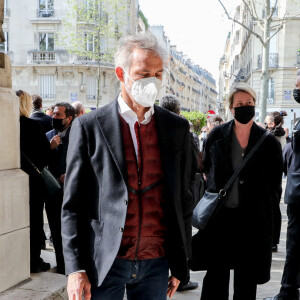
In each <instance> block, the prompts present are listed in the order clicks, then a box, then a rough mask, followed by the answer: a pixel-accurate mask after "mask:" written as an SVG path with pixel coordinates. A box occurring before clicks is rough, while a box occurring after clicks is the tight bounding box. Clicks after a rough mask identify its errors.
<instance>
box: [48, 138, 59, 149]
mask: <svg viewBox="0 0 300 300" xmlns="http://www.w3.org/2000/svg"><path fill="white" fill-rule="evenodd" d="M60 144H61V138H60V137H59V136H58V135H55V136H54V137H53V138H52V139H51V140H50V148H51V150H53V149H56V148H57V147H58V146H59V145H60Z"/></svg>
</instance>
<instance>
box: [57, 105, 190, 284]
mask: <svg viewBox="0 0 300 300" xmlns="http://www.w3.org/2000/svg"><path fill="white" fill-rule="evenodd" d="M154 117H155V120H156V126H157V132H158V138H159V144H160V151H161V159H162V168H163V172H164V187H165V190H164V194H165V198H166V206H165V207H166V208H165V214H166V224H167V228H168V232H167V237H166V251H167V256H168V261H169V266H170V269H171V272H172V275H174V276H175V277H176V278H178V279H180V280H183V279H185V278H186V276H187V269H188V267H187V259H188V258H189V257H190V256H191V223H190V222H191V215H192V211H193V198H192V195H191V192H190V172H191V171H190V160H191V149H190V147H191V142H190V134H189V124H188V122H187V121H186V120H185V119H183V118H181V117H178V116H176V115H175V114H172V113H170V112H168V111H167V110H165V109H162V108H160V107H158V106H155V114H154ZM127 200H128V191H127V167H126V159H125V154H124V150H123V141H122V133H121V128H120V118H119V113H118V103H117V101H114V102H112V103H110V104H108V105H107V106H105V107H103V108H101V109H97V110H95V111H93V112H91V113H88V114H86V115H83V116H81V117H80V118H77V119H75V121H74V123H73V125H72V129H71V133H70V141H69V148H68V155H67V171H66V179H65V192H64V202H63V208H62V239H63V250H64V257H65V264H66V273H67V274H69V273H71V272H75V271H78V270H82V269H84V270H86V271H87V274H88V277H89V279H90V281H91V283H92V284H93V285H97V286H100V285H101V283H102V282H103V280H104V278H105V276H106V274H107V273H108V271H109V269H110V268H111V266H112V264H113V262H114V259H115V258H116V256H117V253H118V250H119V247H120V243H121V239H122V233H123V228H124V225H125V219H126V211H127V203H128V201H127Z"/></svg>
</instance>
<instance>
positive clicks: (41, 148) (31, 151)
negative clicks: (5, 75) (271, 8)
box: [16, 90, 50, 273]
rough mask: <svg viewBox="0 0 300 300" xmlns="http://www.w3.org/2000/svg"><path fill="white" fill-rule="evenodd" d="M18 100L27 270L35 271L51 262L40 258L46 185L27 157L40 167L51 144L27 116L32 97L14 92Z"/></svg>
mask: <svg viewBox="0 0 300 300" xmlns="http://www.w3.org/2000/svg"><path fill="white" fill-rule="evenodd" d="M16 95H17V96H18V97H19V101H20V149H21V169H22V170H23V171H24V172H26V173H27V174H28V175H29V217H30V272H31V273H38V272H43V271H47V270H49V269H50V264H49V263H46V262H44V261H43V259H42V258H41V247H42V244H43V242H44V241H43V235H44V234H43V233H44V231H43V224H44V223H43V209H44V198H45V189H46V187H45V185H44V182H43V180H42V178H41V176H40V175H39V173H38V172H37V171H36V170H35V169H34V167H33V166H32V165H31V163H30V162H29V161H28V159H27V158H29V160H30V161H31V162H32V163H33V164H34V165H35V166H36V167H37V168H38V169H39V170H42V169H43V168H44V167H45V166H46V165H47V164H48V160H49V155H50V144H49V142H48V140H47V138H46V135H45V134H44V132H43V130H42V127H41V125H40V124H39V123H38V122H37V121H35V120H32V119H30V118H29V115H30V113H31V110H32V99H31V97H30V95H29V94H28V93H26V92H24V91H23V90H18V91H16Z"/></svg>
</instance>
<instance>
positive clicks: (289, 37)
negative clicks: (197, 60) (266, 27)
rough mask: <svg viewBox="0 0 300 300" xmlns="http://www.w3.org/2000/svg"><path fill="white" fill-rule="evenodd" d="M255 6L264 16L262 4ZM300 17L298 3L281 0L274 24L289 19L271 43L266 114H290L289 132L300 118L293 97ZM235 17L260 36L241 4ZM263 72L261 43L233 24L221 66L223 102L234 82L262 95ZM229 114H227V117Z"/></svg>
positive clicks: (299, 62)
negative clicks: (251, 87) (260, 92)
mask: <svg viewBox="0 0 300 300" xmlns="http://www.w3.org/2000/svg"><path fill="white" fill-rule="evenodd" d="M256 3H257V8H258V9H257V13H258V14H259V16H260V17H261V16H262V15H263V14H264V8H263V7H262V6H260V5H259V1H256ZM275 3H276V1H275V0H271V7H273V6H274V5H275ZM299 14H300V2H299V1H293V0H278V2H277V6H276V9H275V12H274V18H273V23H272V25H271V26H273V25H275V24H277V23H278V20H279V19H281V18H283V17H284V16H286V17H287V18H288V19H289V20H288V21H287V22H286V24H285V25H284V26H283V29H282V30H281V31H279V32H278V34H277V35H275V36H274V37H273V38H272V39H271V41H270V55H269V85H268V99H267V112H271V111H280V110H285V111H286V112H287V114H288V116H287V117H285V125H284V126H286V127H288V128H289V129H291V128H292V126H293V123H294V119H295V118H298V117H300V105H299V104H297V103H296V102H295V101H294V99H293V95H292V91H293V88H294V85H295V80H296V72H297V69H298V68H299V67H300V30H299V28H300V17H299ZM293 16H295V17H293ZM235 17H236V18H237V19H238V20H240V21H241V22H243V23H244V24H246V25H247V26H249V27H250V28H251V29H252V30H254V31H256V32H259V33H260V30H259V28H258V25H257V24H256V22H253V21H251V18H250V16H249V14H247V13H246V10H245V7H244V4H243V3H242V1H241V3H240V5H238V6H237V8H236V13H235ZM273 30H274V29H273ZM272 32H274V31H272V29H271V34H272ZM261 69H262V45H261V43H260V42H259V41H258V39H257V38H255V37H254V36H253V35H252V34H249V32H248V31H247V30H246V29H244V28H243V27H241V26H240V25H238V24H236V23H233V24H232V30H231V32H230V33H229V35H228V38H227V41H226V44H225V47H224V55H223V57H222V58H221V60H220V65H219V70H220V78H219V82H220V84H219V86H220V91H219V93H220V99H223V100H226V97H227V95H228V92H229V88H230V87H231V85H232V84H233V83H234V82H235V81H239V80H243V81H246V82H247V83H249V84H250V85H251V86H253V88H254V89H255V90H256V92H257V93H258V94H259V89H260V78H261ZM224 108H225V107H224ZM258 114H259V112H258V109H257V112H256V115H257V116H258ZM229 115H230V114H229V113H228V117H229Z"/></svg>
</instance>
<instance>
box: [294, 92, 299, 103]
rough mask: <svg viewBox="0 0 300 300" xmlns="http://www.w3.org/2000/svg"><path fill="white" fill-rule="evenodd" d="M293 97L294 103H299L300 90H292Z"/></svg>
mask: <svg viewBox="0 0 300 300" xmlns="http://www.w3.org/2000/svg"><path fill="white" fill-rule="evenodd" d="M293 96H294V99H295V101H297V102H298V103H300V90H299V89H293Z"/></svg>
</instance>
